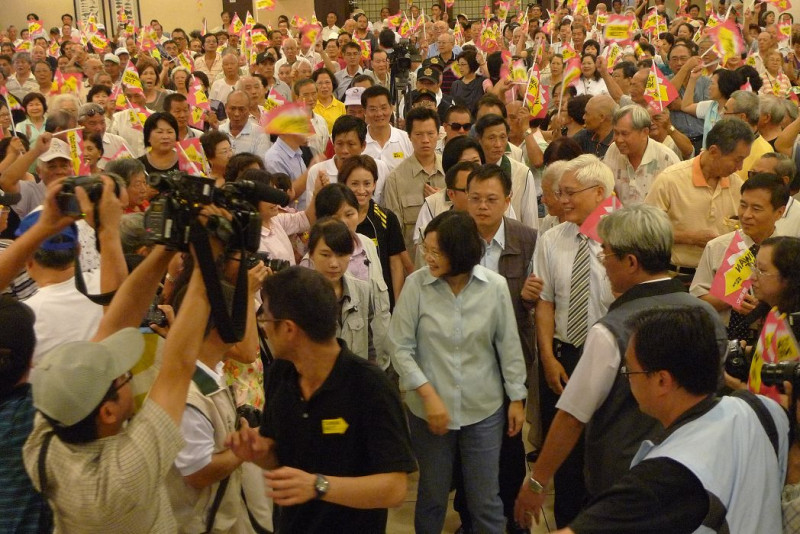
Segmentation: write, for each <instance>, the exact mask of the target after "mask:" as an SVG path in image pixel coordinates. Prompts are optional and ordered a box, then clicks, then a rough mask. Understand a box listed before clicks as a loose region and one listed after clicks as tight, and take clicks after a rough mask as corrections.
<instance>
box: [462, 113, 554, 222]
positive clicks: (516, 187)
mask: <svg viewBox="0 0 800 534" xmlns="http://www.w3.org/2000/svg"><path fill="white" fill-rule="evenodd" d="M509 130H510V127H509V125H508V123H507V122H506V121H505V119H503V117H501V116H500V115H495V114H494V113H490V114H488V115H484V116H483V117H481V118H480V119H478V122H476V123H475V132H476V133H477V134H478V142H479V143H480V144H481V148H483V153H484V155H485V156H486V163H494V164H495V165H499V166H500V167H501V168H502V169H503V171H504V172H505V173H506V174H507V175H508V176H509V177H510V178H511V184H512V185H511V207H512V208H514V213H515V214H516V216H517V217H518V218H519V222H521V223H522V224H524V225H526V226H529V227H530V228H539V206H538V203H537V200H536V183H535V181H534V178H533V174H532V173H531V170H530V169H529V168H528V166H527V165H525V164H524V163H520V162H519V161H517V160H515V159H514V158H510V157H508V156H507V155H506V147H507V145H508V132H509Z"/></svg>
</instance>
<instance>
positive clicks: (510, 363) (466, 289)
mask: <svg viewBox="0 0 800 534" xmlns="http://www.w3.org/2000/svg"><path fill="white" fill-rule="evenodd" d="M422 247H423V251H424V253H425V261H426V263H427V267H424V268H422V269H420V270H418V271H416V272H415V273H413V274H412V275H411V276H409V277H408V279H407V280H406V284H405V285H404V286H403V291H402V292H401V293H400V299H399V300H398V302H397V305H396V306H395V310H394V316H393V317H392V320H391V323H390V326H389V342H390V348H391V354H392V363H393V365H394V367H395V369H396V370H397V372H398V374H399V375H400V388H401V389H402V390H404V391H406V392H407V393H406V396H405V402H406V404H407V405H408V409H409V411H410V413H409V426H410V430H411V442H412V446H413V448H414V453H415V454H416V456H417V461H418V462H419V471H420V480H419V488H418V492H417V506H416V512H415V517H414V527H415V529H416V532H417V533H422V534H425V533H437V534H438V533H439V532H441V531H442V526H443V524H444V517H445V514H446V512H447V498H448V493H449V491H450V481H451V476H452V472H453V465H454V462H455V459H456V454H458V455H459V457H460V459H461V466H462V470H463V479H464V487H465V490H466V491H465V493H466V498H467V504H468V508H469V511H470V515H471V516H472V524H473V526H474V528H475V529H476V531H477V532H504V531H505V517H504V516H503V505H502V502H501V501H500V497H499V495H498V491H499V489H498V462H499V458H500V444H501V440H502V433H503V425H504V423H505V421H506V417H507V418H508V432H509V434H510V435H515V434H516V433H518V432H519V431H520V430H521V429H522V422H523V419H524V412H523V407H522V400H523V399H524V398H525V397H526V389H525V362H524V359H523V356H522V347H521V345H520V340H519V334H518V332H517V327H516V321H515V319H514V310H513V307H512V305H511V295H510V294H509V291H508V285H507V283H506V280H505V279H504V278H503V277H502V276H500V275H499V274H497V273H494V272H492V271H490V270H488V269H486V268H484V267H482V266H481V265H480V260H481V256H482V255H483V242H482V241H481V238H480V236H479V235H478V229H477V227H476V225H475V222H474V221H473V220H472V218H471V217H469V215H467V214H466V213H461V212H454V211H446V212H444V213H442V214H440V215H438V216H437V217H435V218H434V219H433V220H432V221H431V222H430V223H429V224H428V226H427V228H426V230H425V237H424V242H423V245H422ZM504 393H505V395H506V396H508V398H509V399H510V401H511V402H510V406H509V408H508V412H507V414H506V413H504V412H505V410H504V409H503V400H504Z"/></svg>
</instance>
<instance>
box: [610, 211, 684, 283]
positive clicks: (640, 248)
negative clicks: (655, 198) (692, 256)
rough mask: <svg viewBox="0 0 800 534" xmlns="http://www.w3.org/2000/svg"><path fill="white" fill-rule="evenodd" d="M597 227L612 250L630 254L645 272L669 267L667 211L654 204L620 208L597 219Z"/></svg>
mask: <svg viewBox="0 0 800 534" xmlns="http://www.w3.org/2000/svg"><path fill="white" fill-rule="evenodd" d="M597 230H598V232H599V234H600V237H601V238H602V240H603V243H605V244H607V245H608V247H609V248H610V249H611V250H612V251H613V252H614V254H618V255H622V254H633V255H634V256H636V259H637V260H638V261H639V264H640V265H641V266H642V269H644V270H645V271H647V272H648V273H651V274H654V273H660V272H664V271H666V270H668V269H669V260H670V255H671V254H672V244H673V235H672V224H671V223H670V222H669V218H668V217H667V214H666V213H665V212H664V211H662V210H660V209H658V208H656V207H655V206H651V205H649V204H637V205H635V206H628V207H625V208H621V209H619V210H617V211H614V212H612V213H611V214H609V215H607V216H605V217H603V218H602V219H600V224H599V226H598V227H597Z"/></svg>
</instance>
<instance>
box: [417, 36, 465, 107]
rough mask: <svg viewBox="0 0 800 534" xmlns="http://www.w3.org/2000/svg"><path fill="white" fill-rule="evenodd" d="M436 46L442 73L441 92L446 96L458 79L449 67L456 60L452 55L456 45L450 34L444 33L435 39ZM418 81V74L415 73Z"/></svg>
mask: <svg viewBox="0 0 800 534" xmlns="http://www.w3.org/2000/svg"><path fill="white" fill-rule="evenodd" d="M436 44H437V45H438V48H439V54H438V55H437V56H436V57H437V58H439V61H441V64H442V68H443V69H444V72H443V73H442V92H443V93H444V94H446V95H449V94H450V87H451V86H452V85H453V82H454V81H456V80H457V79H458V77H457V76H456V75H455V73H454V72H453V69H452V68H448V67H450V66H451V65H452V64H453V62H455V60H456V55H455V54H454V53H453V48H454V47H455V44H456V38H455V37H454V36H453V35H452V34H451V33H450V32H444V33H442V34H441V35H439V37H437V38H436ZM417 79H419V73H417Z"/></svg>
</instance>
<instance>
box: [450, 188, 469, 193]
mask: <svg viewBox="0 0 800 534" xmlns="http://www.w3.org/2000/svg"><path fill="white" fill-rule="evenodd" d="M447 189H449V190H450V191H458V192H459V193H466V192H467V190H466V188H464V187H448V188H447Z"/></svg>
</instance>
